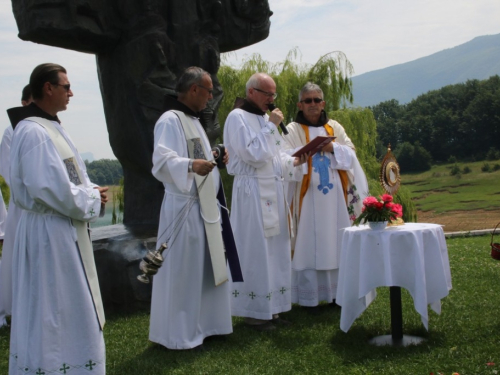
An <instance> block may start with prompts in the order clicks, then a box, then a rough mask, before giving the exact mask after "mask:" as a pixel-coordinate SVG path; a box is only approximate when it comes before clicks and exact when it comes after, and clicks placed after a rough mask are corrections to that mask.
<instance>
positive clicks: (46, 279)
mask: <svg viewBox="0 0 500 375" xmlns="http://www.w3.org/2000/svg"><path fill="white" fill-rule="evenodd" d="M30 87H31V90H32V95H33V103H31V104H30V105H28V106H26V107H18V108H11V109H9V110H8V111H7V112H8V114H9V117H10V120H11V122H12V123H13V124H15V128H14V134H13V137H12V145H11V149H10V159H11V163H10V185H11V193H12V195H13V201H14V202H15V204H16V206H18V207H20V208H22V213H21V217H20V219H19V223H18V227H17V232H16V238H15V242H14V248H13V256H12V265H13V267H12V295H13V298H12V328H11V336H10V360H9V374H18V373H23V374H43V373H45V374H49V373H50V374H53V373H59V372H64V373H66V372H67V373H73V372H74V373H75V374H76V373H82V371H83V370H87V371H90V370H92V371H93V372H92V373H93V374H94V373H95V374H101V375H102V374H105V372H106V363H105V362H106V358H105V347H104V337H103V331H102V329H103V326H104V322H105V319H104V311H103V305H102V300H101V294H100V289H99V282H98V280H97V271H96V267H95V262H94V254H93V250H92V242H91V241H90V238H89V230H88V223H89V222H93V221H95V220H96V219H97V218H98V216H100V214H104V209H103V208H104V205H105V203H106V201H107V196H106V190H107V188H104V187H103V188H101V187H98V186H96V185H94V184H92V183H91V182H90V180H89V178H88V176H87V172H86V168H85V163H84V162H83V160H82V158H81V157H80V156H79V154H78V151H77V149H76V147H75V145H74V144H73V142H72V141H71V139H70V138H69V135H68V133H67V132H66V130H65V129H64V128H63V126H62V125H61V122H60V119H59V117H58V113H59V112H61V111H64V110H66V108H67V105H68V103H69V101H70V98H71V97H72V96H73V92H72V90H71V88H70V83H69V80H68V76H67V73H66V70H65V69H64V68H63V67H62V66H60V65H57V64H41V65H39V66H37V67H36V68H35V69H34V70H33V72H32V74H31V77H30Z"/></svg>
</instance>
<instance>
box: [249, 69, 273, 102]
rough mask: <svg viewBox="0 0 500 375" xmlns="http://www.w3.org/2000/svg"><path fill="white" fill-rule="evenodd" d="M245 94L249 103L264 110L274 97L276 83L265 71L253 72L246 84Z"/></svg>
mask: <svg viewBox="0 0 500 375" xmlns="http://www.w3.org/2000/svg"><path fill="white" fill-rule="evenodd" d="M246 94H247V100H248V101H249V102H250V103H252V104H253V105H254V106H256V107H257V108H259V109H260V110H261V111H264V112H266V111H267V110H268V105H269V103H273V102H274V99H276V96H277V94H276V83H275V82H274V80H273V79H272V78H271V77H270V76H269V75H267V74H266V73H255V74H253V75H252V76H251V77H250V79H249V80H248V82H247V84H246Z"/></svg>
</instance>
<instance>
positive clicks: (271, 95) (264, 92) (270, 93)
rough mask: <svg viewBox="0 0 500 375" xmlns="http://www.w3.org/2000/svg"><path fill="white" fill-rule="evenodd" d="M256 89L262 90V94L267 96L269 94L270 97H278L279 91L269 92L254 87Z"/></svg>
mask: <svg viewBox="0 0 500 375" xmlns="http://www.w3.org/2000/svg"><path fill="white" fill-rule="evenodd" d="M253 89H254V90H255V91H258V92H261V93H262V94H264V95H265V96H267V97H268V98H273V99H276V98H277V97H278V93H277V92H275V93H274V94H273V93H272V92H267V91H264V90H261V89H258V88H256V87H254V88H253Z"/></svg>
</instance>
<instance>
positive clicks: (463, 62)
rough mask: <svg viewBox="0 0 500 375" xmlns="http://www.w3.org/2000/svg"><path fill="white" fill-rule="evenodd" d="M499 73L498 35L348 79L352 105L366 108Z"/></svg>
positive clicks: (473, 40)
mask: <svg viewBox="0 0 500 375" xmlns="http://www.w3.org/2000/svg"><path fill="white" fill-rule="evenodd" d="M496 74H498V75H500V34H497V35H486V36H479V37H477V38H474V39H472V40H471V41H470V42H467V43H464V44H461V45H459V46H457V47H454V48H450V49H446V50H443V51H441V52H437V53H434V54H432V55H430V56H427V57H422V58H420V59H417V60H414V61H410V62H407V63H404V64H399V65H394V66H390V67H388V68H385V69H380V70H375V71H373V72H368V73H364V74H361V75H359V76H355V77H353V78H352V83H353V93H354V105H356V106H361V107H366V106H372V105H376V104H379V103H380V102H383V101H386V100H391V99H396V100H398V101H399V103H400V104H404V103H408V102H410V101H411V100H412V99H415V98H416V97H417V96H419V95H421V94H424V93H426V92H427V91H430V90H435V89H439V88H441V87H443V86H447V85H451V84H456V83H462V82H465V81H467V80H468V79H480V80H482V79H487V78H489V77H491V76H493V75H496Z"/></svg>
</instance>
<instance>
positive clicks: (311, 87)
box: [299, 82, 323, 102]
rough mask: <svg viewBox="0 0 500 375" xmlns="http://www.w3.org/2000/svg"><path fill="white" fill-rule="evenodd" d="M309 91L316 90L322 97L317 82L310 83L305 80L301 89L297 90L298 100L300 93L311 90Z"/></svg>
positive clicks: (300, 96) (300, 97)
mask: <svg viewBox="0 0 500 375" xmlns="http://www.w3.org/2000/svg"><path fill="white" fill-rule="evenodd" d="M311 91H316V92H318V93H319V94H321V99H323V90H321V87H319V86H318V85H317V84H315V83H312V82H307V83H306V84H305V85H304V86H303V87H302V89H301V90H300V92H299V102H300V101H301V100H302V95H304V94H306V93H308V92H311Z"/></svg>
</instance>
